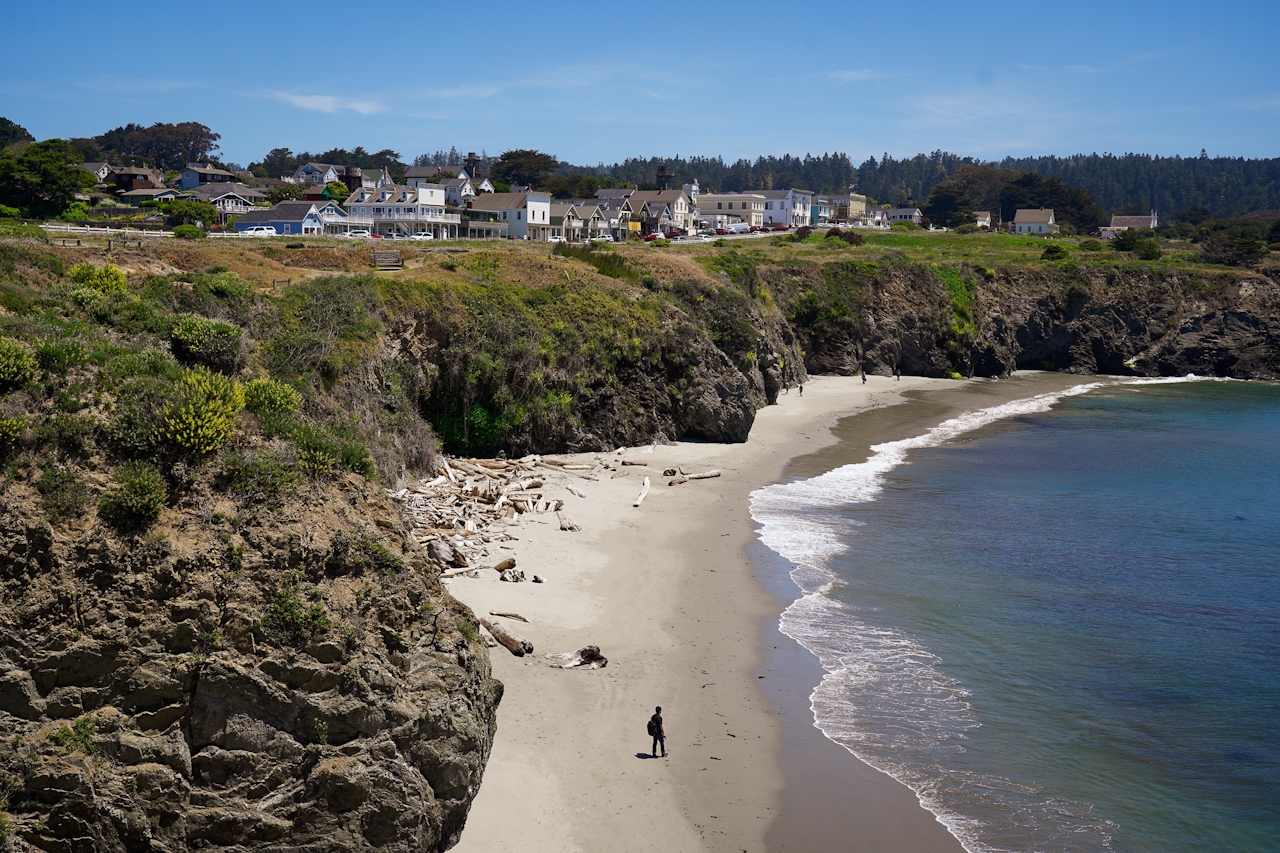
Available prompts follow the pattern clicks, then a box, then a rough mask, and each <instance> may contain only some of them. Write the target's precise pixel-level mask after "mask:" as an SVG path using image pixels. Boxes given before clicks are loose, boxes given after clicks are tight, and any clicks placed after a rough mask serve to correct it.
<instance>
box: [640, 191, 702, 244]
mask: <svg viewBox="0 0 1280 853" xmlns="http://www.w3.org/2000/svg"><path fill="white" fill-rule="evenodd" d="M625 198H626V201H625V203H626V206H627V208H628V209H629V210H630V211H631V218H632V220H633V221H634V220H635V219H637V218H638V219H639V220H640V231H641V233H644V234H652V233H654V232H655V231H661V230H663V226H664V223H665V227H666V228H667V229H668V230H676V231H681V232H683V233H685V234H691V233H693V231H694V230H695V227H696V222H695V218H696V215H697V210H696V209H695V208H694V206H693V200H692V199H690V198H689V196H688V195H686V194H685V191H684V190H631V191H630V193H629V194H628V195H627V196H626V197H625ZM663 233H666V232H665V231H664V232H663Z"/></svg>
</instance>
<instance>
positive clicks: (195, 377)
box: [165, 368, 244, 454]
mask: <svg viewBox="0 0 1280 853" xmlns="http://www.w3.org/2000/svg"><path fill="white" fill-rule="evenodd" d="M243 408H244V389H243V388H242V387H241V386H240V384H239V383H238V382H235V381H233V380H231V379H228V378H227V377H226V376H223V375H222V374H221V373H212V372H210V371H208V370H205V369H204V368H195V369H193V370H188V371H186V372H184V373H183V374H182V378H181V379H180V380H178V389H177V400H176V402H175V403H174V404H173V405H171V406H170V407H169V410H168V412H167V413H166V415H165V434H166V436H167V437H168V438H169V440H170V441H172V442H173V443H174V444H176V445H177V446H178V447H180V448H182V449H183V450H185V451H187V452H189V453H197V454H202V453H211V452H213V451H214V450H217V449H218V448H220V447H222V445H224V444H226V443H227V440H228V439H230V438H231V433H232V431H233V430H234V429H235V424H236V416H237V415H239V414H240V410H241V409H243Z"/></svg>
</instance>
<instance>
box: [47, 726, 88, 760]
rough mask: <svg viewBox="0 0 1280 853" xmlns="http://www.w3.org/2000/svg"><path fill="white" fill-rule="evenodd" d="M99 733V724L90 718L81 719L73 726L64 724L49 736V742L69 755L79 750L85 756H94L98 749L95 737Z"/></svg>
mask: <svg viewBox="0 0 1280 853" xmlns="http://www.w3.org/2000/svg"><path fill="white" fill-rule="evenodd" d="M97 733H98V724H97V723H95V722H94V721H93V720H91V719H89V718H88V717H81V718H80V719H78V720H76V721H75V722H74V723H72V724H71V725H69V726H68V725H67V724H66V723H63V724H62V725H61V726H58V728H57V729H56V730H55V731H54V732H53V733H52V734H50V735H49V740H51V741H53V742H54V743H56V744H57V745H58V746H60V747H62V748H63V749H65V750H66V751H67V752H68V753H72V752H75V751H76V750H79V751H81V752H83V753H84V754H85V755H93V754H94V753H96V752H97V751H98V747H97V745H96V744H94V742H93V736H94V735H95V734H97Z"/></svg>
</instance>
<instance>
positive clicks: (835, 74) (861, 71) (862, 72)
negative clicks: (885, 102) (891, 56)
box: [827, 68, 888, 83]
mask: <svg viewBox="0 0 1280 853" xmlns="http://www.w3.org/2000/svg"><path fill="white" fill-rule="evenodd" d="M827 76H828V77H830V78H831V79H832V80H839V81H840V82H841V83H861V82H863V81H866V80H880V79H882V78H884V77H887V76H888V75H887V74H885V73H884V72H883V71H876V70H875V69H874V68H842V69H840V70H838V71H828V72H827Z"/></svg>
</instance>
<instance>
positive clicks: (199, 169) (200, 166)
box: [184, 163, 237, 178]
mask: <svg viewBox="0 0 1280 853" xmlns="http://www.w3.org/2000/svg"><path fill="white" fill-rule="evenodd" d="M184 171H190V172H195V173H196V174H198V175H226V176H227V177H228V178H234V177H237V175H236V174H235V173H233V172H227V171H224V170H223V169H215V168H213V167H212V166H210V165H209V164H208V163H188V164H187V167H186V169H184Z"/></svg>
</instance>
